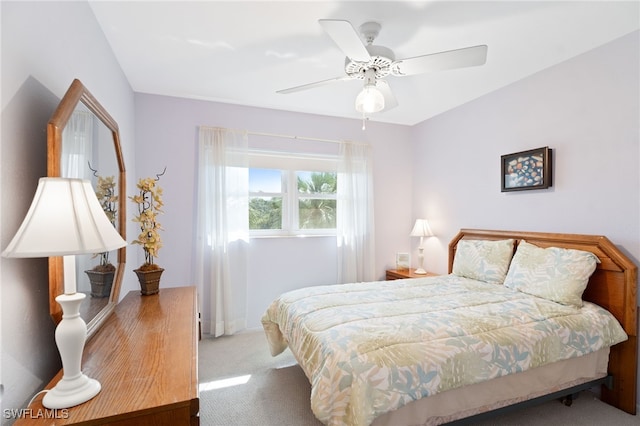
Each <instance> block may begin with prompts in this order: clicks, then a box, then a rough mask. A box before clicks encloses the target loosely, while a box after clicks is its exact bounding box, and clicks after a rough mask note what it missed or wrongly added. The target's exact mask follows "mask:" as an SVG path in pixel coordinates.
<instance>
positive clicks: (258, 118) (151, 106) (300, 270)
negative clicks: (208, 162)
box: [131, 94, 412, 327]
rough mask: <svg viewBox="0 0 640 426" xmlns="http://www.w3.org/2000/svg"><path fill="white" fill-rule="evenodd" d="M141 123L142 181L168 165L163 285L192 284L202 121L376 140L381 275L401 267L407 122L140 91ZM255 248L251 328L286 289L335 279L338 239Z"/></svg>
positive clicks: (275, 241)
mask: <svg viewBox="0 0 640 426" xmlns="http://www.w3.org/2000/svg"><path fill="white" fill-rule="evenodd" d="M136 123H137V126H136V147H135V149H136V158H137V159H138V160H137V164H136V167H137V171H138V175H137V177H136V179H137V178H139V177H146V176H153V175H154V174H155V173H158V172H160V171H162V169H163V168H164V166H165V165H166V166H167V173H166V174H165V175H164V176H163V177H162V179H161V185H162V188H163V190H164V200H165V208H164V211H165V214H164V216H163V217H162V220H161V223H162V225H163V227H164V228H165V231H164V232H163V238H164V248H163V249H162V250H161V251H160V253H159V254H160V257H159V259H158V263H159V264H161V265H162V266H163V267H164V268H165V272H164V274H163V278H162V280H163V284H162V285H166V286H181V285H193V280H194V272H193V249H194V244H193V241H194V217H195V212H194V206H195V191H196V187H195V185H196V164H197V137H198V136H197V135H198V126H200V125H206V126H220V127H227V128H234V129H246V130H249V131H252V132H268V133H276V134H285V135H292V136H293V135H295V136H301V137H311V138H321V139H332V140H341V139H347V140H354V141H361V142H367V143H369V144H371V146H372V148H373V155H374V180H375V188H376V189H375V213H374V214H375V220H376V241H377V247H376V265H377V271H378V276H379V278H380V279H383V278H384V271H385V269H386V268H388V267H392V266H393V265H394V264H395V253H396V252H397V251H406V250H408V249H409V247H410V239H409V236H408V234H409V231H410V230H411V226H412V222H411V221H412V217H411V188H412V186H411V185H412V183H411V182H412V180H411V142H410V139H409V133H410V128H408V127H406V126H397V125H389V124H381V123H368V124H367V129H366V131H364V132H363V131H362V129H361V126H362V123H361V122H359V121H357V120H348V119H340V118H334V117H326V116H319V115H311V114H300V113H291V112H284V111H277V110H270V109H261V108H251V107H244V106H237V105H229V104H220V103H215V102H204V101H197V100H188V99H181V98H171V97H164V96H156V95H146V94H136ZM250 141H251V139H250ZM297 143H300V144H305V143H308V142H305V141H299V142H297ZM131 178H133V177H131ZM250 247H251V248H250V258H251V260H250V264H249V271H248V274H249V288H248V293H249V296H248V297H249V300H248V306H247V311H248V312H249V317H248V326H249V327H258V326H259V325H260V317H261V316H262V314H263V313H264V311H265V309H266V307H267V305H268V303H270V302H271V300H273V299H274V298H275V297H276V296H277V295H279V294H280V293H282V292H283V291H287V290H290V289H292V288H296V287H302V286H308V285H318V284H330V283H335V281H336V269H335V264H336V258H335V254H336V252H335V238H329V237H313V238H304V239H301V238H256V239H252V241H251V246H250ZM139 255H140V256H142V253H141V252H140V253H139ZM139 263H142V258H140V260H139Z"/></svg>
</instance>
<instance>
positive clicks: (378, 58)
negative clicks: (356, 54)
mask: <svg viewBox="0 0 640 426" xmlns="http://www.w3.org/2000/svg"><path fill="white" fill-rule="evenodd" d="M365 47H366V49H367V51H368V52H369V55H371V60H369V61H367V62H358V61H352V60H351V59H349V58H345V60H344V71H345V72H346V73H347V75H349V76H350V77H353V78H359V79H361V80H364V78H365V75H364V74H365V71H367V70H369V69H373V70H374V71H375V72H376V78H381V77H385V76H387V75H389V74H390V73H391V65H392V64H393V63H394V61H395V59H396V55H395V54H394V53H393V51H392V50H391V49H389V48H388V47H384V46H376V45H373V44H370V45H368V46H365Z"/></svg>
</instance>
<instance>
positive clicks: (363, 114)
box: [362, 111, 367, 130]
mask: <svg viewBox="0 0 640 426" xmlns="http://www.w3.org/2000/svg"><path fill="white" fill-rule="evenodd" d="M366 122H367V117H366V116H365V112H364V111H362V130H367V128H366V126H365V123H366Z"/></svg>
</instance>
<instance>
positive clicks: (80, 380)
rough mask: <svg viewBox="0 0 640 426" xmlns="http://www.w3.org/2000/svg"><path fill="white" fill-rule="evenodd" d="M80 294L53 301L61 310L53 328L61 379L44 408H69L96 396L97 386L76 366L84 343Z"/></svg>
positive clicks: (83, 295)
mask: <svg viewBox="0 0 640 426" xmlns="http://www.w3.org/2000/svg"><path fill="white" fill-rule="evenodd" d="M85 297H86V295H85V294H84V293H74V294H61V295H60V296H58V297H56V301H57V302H58V303H59V304H60V306H62V321H60V323H59V324H58V327H56V344H57V345H58V350H59V351H60V358H61V359H62V379H61V380H60V381H59V382H58V383H57V384H56V385H55V387H54V388H53V389H51V390H49V391H48V392H47V393H46V394H45V396H44V398H43V399H42V405H44V406H45V407H46V408H52V409H55V408H69V407H73V406H74V405H78V404H82V403H83V402H86V401H88V400H90V399H91V398H93V397H94V396H96V395H97V394H98V392H100V389H101V386H100V383H99V382H98V381H97V380H94V379H90V378H89V377H87V376H85V375H84V374H82V371H81V369H80V364H81V362H82V351H83V350H84V343H85V341H86V339H87V324H86V323H85V322H84V320H83V319H82V317H81V316H80V304H81V303H82V301H83V300H84V298H85Z"/></svg>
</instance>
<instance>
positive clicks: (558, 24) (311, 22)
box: [90, 0, 640, 125]
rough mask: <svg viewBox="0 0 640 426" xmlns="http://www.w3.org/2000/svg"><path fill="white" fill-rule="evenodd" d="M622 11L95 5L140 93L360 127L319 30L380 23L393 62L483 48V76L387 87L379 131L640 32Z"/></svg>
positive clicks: (410, 5)
mask: <svg viewBox="0 0 640 426" xmlns="http://www.w3.org/2000/svg"><path fill="white" fill-rule="evenodd" d="M639 4H640V3H639V2H638V1H637V0H636V1H625V2H612V1H586V2H578V1H564V2H562V1H533V2H525V1H493V2H486V1H468V2H462V1H452V0H449V1H390V2H381V1H329V2H324V1H322V2H321V1H288V2H272V1H196V2H186V1H138V2H126V1H90V5H91V7H92V9H93V11H94V13H95V15H96V18H97V20H98V22H99V24H100V25H101V27H102V29H103V31H104V33H105V35H106V37H107V39H108V41H109V43H110V44H111V46H112V48H113V51H114V52H115V55H116V57H117V59H118V61H119V62H120V65H121V66H122V69H123V71H124V73H125V75H126V77H127V78H128V80H129V82H130V84H131V86H132V88H133V90H134V91H136V92H141V93H151V94H159V95H167V96H177V97H184V98H193V99H202V100H211V101H218V102H225V103H233V104H240V105H250V106H257V107H264V108H274V109H281V110H288V111H299V112H307V113H315V114H323V115H331V116H339V117H348V118H360V115H359V113H357V112H356V111H355V109H354V100H355V97H356V95H357V93H358V92H359V91H360V89H361V87H362V82H361V81H360V80H350V81H344V82H343V81H341V82H336V83H332V84H331V85H326V86H321V87H316V88H313V89H310V90H306V91H304V92H298V93H292V94H287V95H283V94H277V93H276V90H280V89H286V88H289V87H292V86H298V85H301V84H306V83H311V82H315V81H320V80H325V79H330V78H334V77H338V76H342V75H344V55H343V54H342V53H341V51H340V50H339V49H338V47H337V46H336V45H335V43H334V42H333V41H332V39H330V38H329V36H328V35H327V34H326V33H325V32H324V31H323V30H322V28H321V26H320V25H319V24H318V19H324V18H326V19H344V20H348V21H350V22H351V23H352V24H353V26H354V27H355V28H358V27H359V26H360V24H362V23H364V22H366V21H372V20H373V21H377V22H379V23H380V24H382V31H381V32H380V35H379V36H378V38H377V39H376V41H375V43H374V44H379V45H383V46H386V47H389V48H391V49H392V50H393V51H394V52H395V55H396V58H408V57H412V56H420V55H424V54H428V53H435V52H440V51H445V50H451V49H458V48H462V47H467V46H474V45H479V44H486V45H488V46H489V50H488V54H487V63H486V64H485V65H483V66H480V67H471V68H463V69H456V70H448V71H439V72H433V73H428V74H421V75H416V76H406V77H393V76H390V77H387V81H388V82H389V84H390V86H391V88H392V90H393V92H394V94H395V97H396V99H397V101H398V103H399V106H398V107H396V108H394V109H391V110H388V111H383V112H380V113H376V114H373V116H372V117H371V120H374V121H381V122H388V123H397V124H405V125H413V124H416V123H419V122H421V121H423V120H425V119H427V118H430V117H433V116H435V115H437V114H439V113H442V112H444V111H447V110H449V109H451V108H455V107H456V106H458V105H461V104H463V103H465V102H468V101H470V100H473V99H475V98H477V97H479V96H482V95H484V94H486V93H489V92H491V91H493V90H496V89H498V88H500V87H504V86H506V85H508V84H510V83H513V82H515V81H517V80H520V79H522V78H524V77H526V76H528V75H531V74H533V73H536V72H538V71H540V70H542V69H545V68H547V67H550V66H552V65H554V64H557V63H559V62H562V61H564V60H567V59H569V58H571V57H574V56H576V55H579V54H581V53H583V52H586V51H588V50H590V49H593V48H595V47H598V46H600V45H602V44H605V43H607V42H609V41H611V40H614V39H616V38H618V37H621V36H623V35H625V34H627V33H630V32H632V31H634V30H637V29H638V28H640V25H639V22H640V18H639V13H640V12H639V10H640V8H639Z"/></svg>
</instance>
